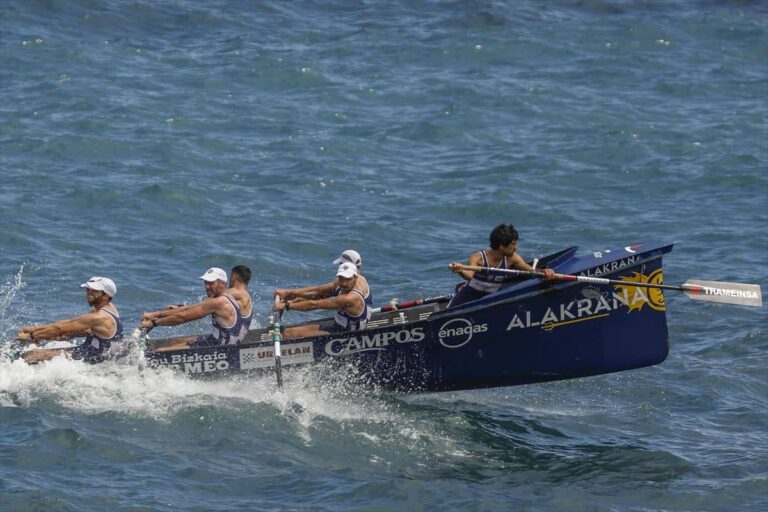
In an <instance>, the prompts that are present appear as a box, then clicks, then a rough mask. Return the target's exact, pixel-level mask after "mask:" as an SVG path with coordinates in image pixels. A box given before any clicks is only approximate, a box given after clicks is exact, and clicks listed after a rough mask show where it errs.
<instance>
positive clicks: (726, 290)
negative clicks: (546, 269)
mask: <svg viewBox="0 0 768 512" xmlns="http://www.w3.org/2000/svg"><path fill="white" fill-rule="evenodd" d="M461 268H462V269H465V270H471V271H473V272H481V271H485V272H492V273H495V274H509V275H513V276H524V277H539V278H540V277H543V276H544V273H543V272H541V271H538V270H513V269H501V268H491V267H479V266H475V265H461ZM554 279H555V280H557V281H577V282H579V283H590V284H613V285H620V286H635V287H638V288H660V289H662V290H675V291H679V292H683V293H684V294H685V295H686V296H687V297H688V298H689V299H693V300H706V301H711V302H721V303H724V304H740V305H742V306H754V307H758V308H759V307H762V306H763V292H762V291H761V290H760V285H757V284H743V283H727V282H718V281H701V280H698V279H689V280H688V281H686V282H685V283H683V284H682V285H673V284H655V283H637V282H634V281H619V280H617V279H606V278H604V277H587V276H575V275H570V274H557V273H556V274H555V277H554Z"/></svg>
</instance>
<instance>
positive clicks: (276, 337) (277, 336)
mask: <svg viewBox="0 0 768 512" xmlns="http://www.w3.org/2000/svg"><path fill="white" fill-rule="evenodd" d="M278 304H280V297H275V307H274V309H273V310H272V315H270V317H269V323H270V328H271V330H272V341H273V343H274V354H275V375H276V376H277V388H278V389H283V365H282V362H281V361H280V358H281V357H282V354H281V353H280V352H281V350H280V342H281V341H282V338H283V328H282V326H281V325H280V319H281V318H282V317H283V310H282V309H279V308H278V307H277V306H278Z"/></svg>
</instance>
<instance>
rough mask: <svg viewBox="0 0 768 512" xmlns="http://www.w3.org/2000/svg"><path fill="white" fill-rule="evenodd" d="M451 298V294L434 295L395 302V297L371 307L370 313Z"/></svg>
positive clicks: (396, 309)
mask: <svg viewBox="0 0 768 512" xmlns="http://www.w3.org/2000/svg"><path fill="white" fill-rule="evenodd" d="M452 298H453V295H437V296H435V297H427V298H426V299H414V300H409V301H406V302H399V303H398V302H396V299H392V300H393V303H391V304H389V305H386V306H381V307H378V308H373V309H372V310H371V312H372V313H386V312H387V311H399V310H401V309H408V308H412V307H415V306H421V305H422V304H432V303H434V302H448V301H449V300H451V299H452Z"/></svg>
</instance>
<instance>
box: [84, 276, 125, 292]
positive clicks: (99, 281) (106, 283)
mask: <svg viewBox="0 0 768 512" xmlns="http://www.w3.org/2000/svg"><path fill="white" fill-rule="evenodd" d="M80 288H90V289H91V290H98V291H100V292H104V293H106V294H107V295H109V296H110V297H114V296H115V294H116V293H117V286H115V282H114V281H113V280H111V279H110V278H108V277H97V276H94V277H92V278H90V279H89V280H88V281H87V282H85V283H83V284H81V285H80Z"/></svg>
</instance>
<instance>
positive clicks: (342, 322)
mask: <svg viewBox="0 0 768 512" xmlns="http://www.w3.org/2000/svg"><path fill="white" fill-rule="evenodd" d="M341 293H342V292H341V289H340V288H337V289H336V296H339V295H341ZM350 293H356V294H358V295H359V296H360V298H361V299H363V304H364V306H363V310H362V311H361V312H360V314H359V315H356V316H353V315H350V314H349V313H347V312H346V311H344V310H343V309H338V310H336V315H334V317H333V320H334V322H336V326H337V327H338V328H340V329H341V330H343V331H361V330H363V329H365V326H366V325H367V324H368V319H370V318H371V308H370V307H368V302H367V301H366V300H365V297H363V294H362V293H360V291H359V290H352V291H351V292H350ZM369 296H370V294H369ZM371 300H373V299H371Z"/></svg>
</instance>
